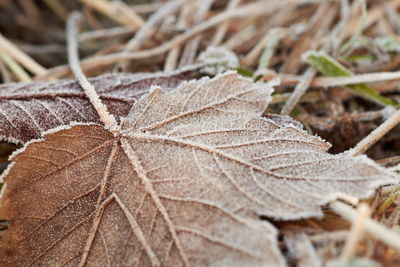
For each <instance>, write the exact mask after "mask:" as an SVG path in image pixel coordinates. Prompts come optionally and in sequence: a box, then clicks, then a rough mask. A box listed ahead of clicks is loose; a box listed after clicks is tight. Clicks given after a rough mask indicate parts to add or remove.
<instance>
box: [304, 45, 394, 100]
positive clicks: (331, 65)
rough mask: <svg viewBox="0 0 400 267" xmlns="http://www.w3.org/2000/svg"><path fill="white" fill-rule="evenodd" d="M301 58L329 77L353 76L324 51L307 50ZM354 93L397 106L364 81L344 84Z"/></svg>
mask: <svg viewBox="0 0 400 267" xmlns="http://www.w3.org/2000/svg"><path fill="white" fill-rule="evenodd" d="M303 60H304V61H306V62H307V63H308V64H310V65H312V66H314V67H315V68H317V69H318V71H320V72H321V73H322V74H324V75H326V76H330V77H340V76H353V75H354V74H353V73H352V72H351V71H350V70H348V69H347V68H346V67H345V66H343V65H342V64H340V63H339V62H337V61H336V60H335V59H334V58H332V57H330V56H329V55H327V54H326V53H324V52H316V51H309V52H307V53H305V54H304V55H303ZM346 88H348V89H349V90H350V91H352V92H354V93H355V94H357V95H359V96H361V97H363V98H365V99H368V100H371V101H373V102H375V103H377V104H379V105H382V106H397V105H398V104H397V103H396V102H395V101H394V100H392V99H390V98H387V97H384V96H381V95H380V94H379V92H377V91H375V90H374V89H373V88H371V87H369V86H368V85H366V84H364V83H359V84H349V85H346Z"/></svg>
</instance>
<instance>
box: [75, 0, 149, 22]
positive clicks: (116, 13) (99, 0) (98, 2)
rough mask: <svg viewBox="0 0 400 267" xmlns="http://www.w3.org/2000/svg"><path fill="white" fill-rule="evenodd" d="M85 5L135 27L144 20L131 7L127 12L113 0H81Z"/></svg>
mask: <svg viewBox="0 0 400 267" xmlns="http://www.w3.org/2000/svg"><path fill="white" fill-rule="evenodd" d="M81 1H82V2H83V3H85V4H86V5H88V6H90V7H91V8H94V9H96V10H97V11H99V12H101V13H103V14H104V15H106V16H108V17H109V18H111V19H113V20H115V21H116V22H118V23H120V24H122V25H125V26H131V27H133V28H135V29H137V28H140V27H141V26H142V25H143V24H144V21H143V19H142V18H141V17H140V16H139V15H137V14H136V13H135V11H134V10H133V9H129V8H128V9H127V10H129V14H128V13H127V12H126V11H123V10H122V9H121V6H120V5H118V4H115V3H113V2H108V1H104V0H81Z"/></svg>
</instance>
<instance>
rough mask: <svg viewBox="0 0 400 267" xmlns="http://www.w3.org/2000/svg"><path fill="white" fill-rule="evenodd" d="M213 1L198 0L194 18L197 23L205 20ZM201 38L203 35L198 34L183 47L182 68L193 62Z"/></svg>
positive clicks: (180, 65)
mask: <svg viewBox="0 0 400 267" xmlns="http://www.w3.org/2000/svg"><path fill="white" fill-rule="evenodd" d="M213 1H214V0H201V1H197V5H198V6H197V8H198V10H197V12H196V15H195V18H194V20H193V23H194V24H195V25H196V24H200V23H201V22H202V21H203V20H204V18H205V16H206V15H207V12H208V11H209V9H210V8H211V4H212V3H213ZM200 40H201V35H197V36H196V37H195V38H193V39H192V40H190V41H189V42H187V44H186V45H185V48H184V49H183V52H182V56H181V60H180V62H179V67H180V68H182V67H184V66H187V65H190V64H192V63H193V61H194V59H195V57H196V52H197V48H198V47H199V44H200Z"/></svg>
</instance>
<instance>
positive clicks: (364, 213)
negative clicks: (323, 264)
mask: <svg viewBox="0 0 400 267" xmlns="http://www.w3.org/2000/svg"><path fill="white" fill-rule="evenodd" d="M370 214H371V210H370V208H369V206H368V205H367V204H365V203H361V204H360V205H359V206H358V208H357V217H356V218H355V221H353V225H352V227H351V230H350V233H349V235H348V236H347V239H346V244H345V246H344V249H343V251H342V254H341V258H342V259H343V260H350V259H351V258H352V257H353V256H354V254H355V252H356V249H357V244H358V242H359V241H360V239H361V238H362V235H363V233H364V224H365V221H366V220H367V219H368V218H369V217H370Z"/></svg>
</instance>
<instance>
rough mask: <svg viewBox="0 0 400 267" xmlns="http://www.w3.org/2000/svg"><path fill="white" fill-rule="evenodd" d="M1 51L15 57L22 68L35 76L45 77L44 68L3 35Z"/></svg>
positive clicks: (1, 36) (0, 36)
mask: <svg viewBox="0 0 400 267" xmlns="http://www.w3.org/2000/svg"><path fill="white" fill-rule="evenodd" d="M0 50H3V51H4V52H5V53H7V54H8V55H10V56H11V57H13V58H14V59H15V60H16V61H18V62H19V63H20V64H21V65H22V66H24V67H25V68H26V69H27V70H29V71H31V72H32V73H33V74H35V75H44V74H45V73H46V72H47V71H46V69H45V68H44V67H42V66H41V65H39V64H38V63H37V62H36V61H34V60H33V59H32V58H31V57H29V56H28V55H27V54H25V53H24V52H23V51H22V50H21V49H19V48H18V47H16V46H15V45H14V44H13V43H11V42H10V41H8V40H7V39H6V38H5V37H4V36H3V35H2V34H0Z"/></svg>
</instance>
